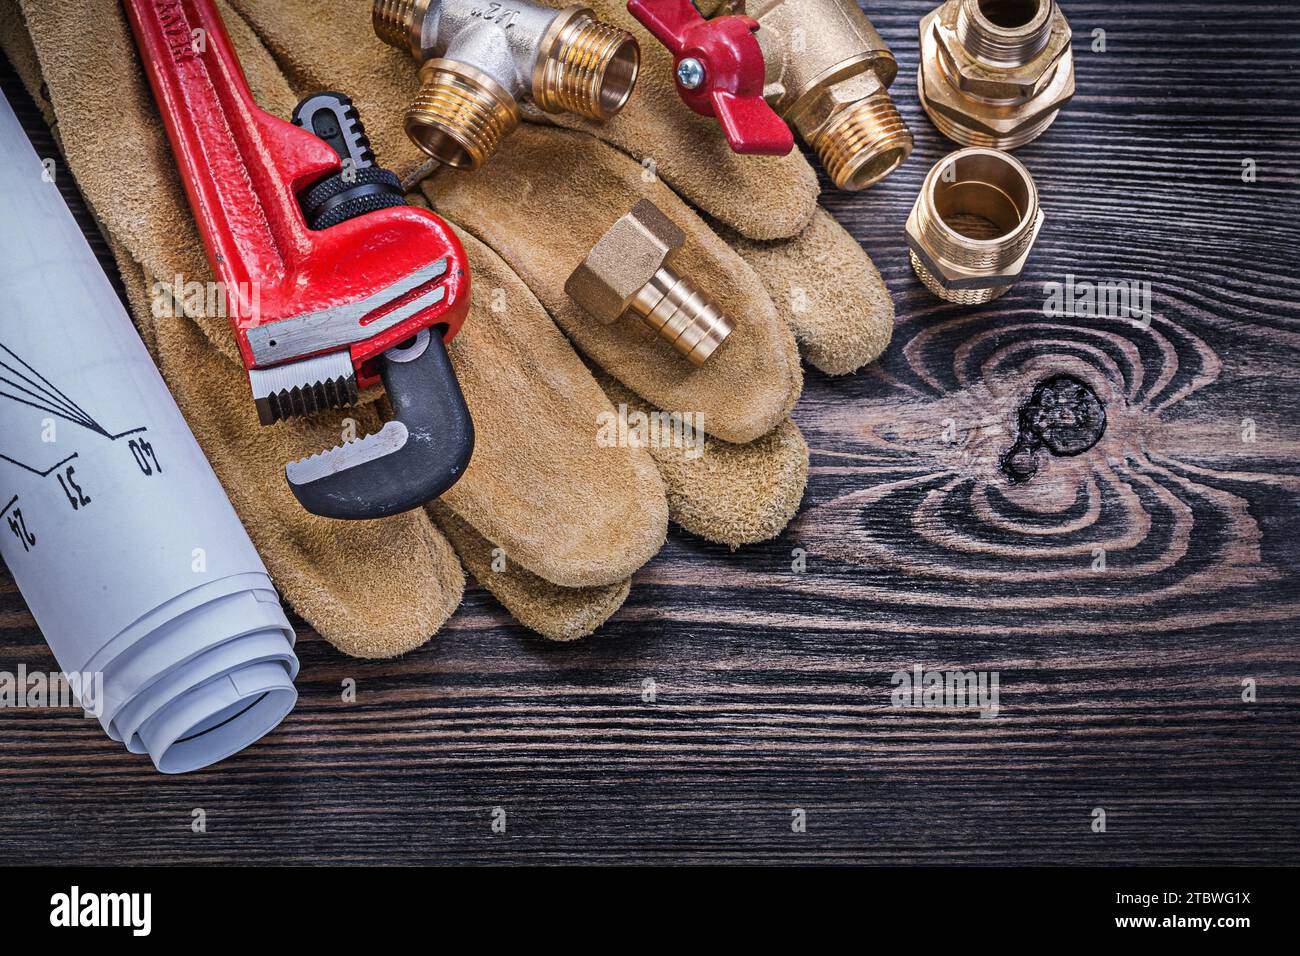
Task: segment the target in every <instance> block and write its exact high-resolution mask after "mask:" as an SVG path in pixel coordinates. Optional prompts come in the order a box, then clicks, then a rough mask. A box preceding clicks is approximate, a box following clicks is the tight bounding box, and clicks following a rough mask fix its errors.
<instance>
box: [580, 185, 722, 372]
mask: <svg viewBox="0 0 1300 956" xmlns="http://www.w3.org/2000/svg"><path fill="white" fill-rule="evenodd" d="M685 241H686V235H685V233H683V232H682V231H681V229H679V228H677V225H676V223H674V222H673V221H672V220H671V219H669V218H668V217H667V216H666V215H664V213H663V212H662V211H661V210H660V209H659V207H658V206H656V205H655V204H654V203H652V202H650V201H649V200H648V199H642V200H640V201H639V202H637V204H636V205H635V206H633V207H632V211H631V212H629V213H628V214H627V215H626V216H624V217H623V218H621V219H619V220H618V222H616V223H614V225H613V226H611V227H610V228H609V231H608V232H606V233H605V235H604V236H603V237H601V239H600V241H599V242H597V243H596V245H595V246H594V247H593V248H592V250H591V252H589V253H588V254H587V258H585V259H584V260H583V261H582V263H581V264H580V265H579V266H578V268H577V269H575V270H574V271H573V274H572V275H571V276H569V280H568V281H567V282H566V283H565V284H564V291H565V292H567V293H568V294H569V297H570V298H572V299H573V301H575V302H576V303H578V305H580V306H581V307H582V308H583V309H584V310H585V311H586V312H588V313H590V314H591V315H592V316H594V317H595V318H596V319H598V320H600V322H602V323H603V324H605V325H609V324H611V323H613V322H615V321H617V320H618V319H619V318H620V317H622V316H623V315H624V314H626V313H628V312H631V313H633V314H635V315H636V316H637V317H638V318H640V319H641V320H642V321H643V322H644V323H645V324H646V325H648V326H650V328H652V329H654V331H655V332H656V333H658V334H659V336H660V338H663V339H665V340H666V341H668V342H670V343H672V346H673V348H675V349H676V350H677V351H678V352H680V353H681V354H682V355H684V356H686V358H687V359H688V360H689V361H690V362H691V364H692V365H703V364H704V363H705V361H707V360H708V358H709V356H711V355H712V354H713V353H714V352H716V351H717V349H718V346H720V345H721V344H722V343H723V341H725V340H726V338H727V336H728V335H730V334H731V329H732V325H731V323H730V322H729V321H728V320H727V318H726V316H724V315H723V314H722V312H721V311H720V310H719V309H718V307H717V306H715V305H714V304H713V303H712V302H711V301H709V299H708V297H707V296H705V295H704V293H702V292H700V291H699V290H698V289H696V288H695V286H694V284H693V283H692V282H691V281H690V280H689V279H686V278H684V277H682V276H681V275H678V273H677V272H676V271H675V270H674V269H673V268H672V266H671V265H669V263H668V260H669V258H670V257H671V256H672V254H673V253H674V252H675V251H676V250H677V249H679V248H681V246H682V243H684V242H685Z"/></svg>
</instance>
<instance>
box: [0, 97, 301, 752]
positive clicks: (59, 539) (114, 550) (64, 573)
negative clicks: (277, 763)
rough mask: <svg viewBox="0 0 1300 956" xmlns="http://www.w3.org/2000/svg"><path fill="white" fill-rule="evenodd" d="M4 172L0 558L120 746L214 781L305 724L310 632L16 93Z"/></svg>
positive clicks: (0, 213)
mask: <svg viewBox="0 0 1300 956" xmlns="http://www.w3.org/2000/svg"><path fill="white" fill-rule="evenodd" d="M0 168H3V169H4V171H5V174H4V176H2V177H0V508H3V512H0V555H3V556H4V560H5V563H6V564H7V565H8V567H9V570H10V572H11V573H12V574H13V576H14V579H15V580H16V581H17V582H18V587H19V588H20V589H21V591H22V593H23V597H24V598H25V599H26V600H27V604H28V606H29V607H30V608H31V611H32V615H33V616H34V617H35V618H36V623H37V624H38V625H39V627H40V629H41V632H42V633H43V634H44V635H45V639H46V640H47V641H48V642H49V645H50V649H51V650H52V651H53V652H54V656H55V658H56V659H57V660H58V662H59V667H60V668H61V669H62V671H63V673H64V674H66V675H68V676H69V680H68V684H69V686H71V687H72V688H73V690H74V691H75V692H76V693H77V695H78V699H79V703H80V704H81V706H82V707H83V708H85V709H86V710H87V712H88V713H90V714H93V715H94V716H97V717H98V718H99V721H100V723H101V724H103V727H104V729H105V730H106V731H108V734H109V736H110V737H112V738H113V739H114V740H120V741H124V742H125V743H126V746H127V749H128V750H130V751H132V752H133V753H148V754H149V756H150V758H151V759H152V760H153V762H154V765H155V766H156V767H157V768H158V769H159V770H161V771H162V772H164V773H184V772H186V771H190V770H196V769H198V768H200V767H205V766H208V765H209V764H212V763H215V762H216V761H218V760H221V759H223V758H224V757H227V756H229V755H230V754H232V753H235V752H237V751H239V750H242V749H243V748H245V747H247V746H248V745H249V744H251V743H253V742H254V741H255V740H257V739H258V738H260V737H262V736H263V735H264V734H266V733H267V732H269V731H270V730H272V729H273V728H274V727H275V726H276V725H277V724H279V723H280V721H281V720H283V719H284V717H285V716H286V715H287V714H288V713H289V711H290V710H292V709H293V705H294V702H295V701H296V699H297V692H296V691H295V689H294V685H293V679H294V677H295V676H296V674H297V670H298V660H297V658H296V657H295V656H294V652H293V642H294V633H293V629H292V628H291V627H290V626H289V622H288V620H287V619H286V618H285V615H284V611H283V610H282V609H281V607H280V600H279V597H278V596H277V594H276V592H275V589H274V587H273V586H272V584H271V579H270V577H269V576H268V575H267V572H266V568H265V566H263V564H262V561H261V559H260V558H259V557H258V555H257V552H256V551H255V550H254V549H253V545H252V543H251V542H250V541H249V539H248V534H247V533H246V532H245V531H244V528H243V527H242V526H241V525H240V523H239V519H238V517H236V515H235V512H234V509H233V508H231V506H230V502H229V501H228V500H227V498H226V495H225V492H224V491H223V490H222V488H221V485H220V483H219V482H218V481H217V478H216V475H215V474H213V471H212V467H211V466H210V465H209V464H208V462H207V459H206V458H205V457H204V456H203V452H202V451H201V450H200V448H199V446H198V443H197V442H196V441H195V440H194V436H193V435H192V434H190V431H189V429H188V428H187V427H186V424H185V421H184V419H183V418H182V417H181V413H180V411H179V410H178V409H177V407H176V403H175V402H174V401H173V400H172V397H171V394H170V393H169V392H168V391H167V387H166V385H165V384H164V383H163V380H162V377H161V376H160V375H159V374H158V370H157V369H156V368H155V367H154V364H153V362H152V360H151V359H150V357H149V354H148V352H147V351H146V350H145V347H144V345H143V343H142V342H141V341H140V338H139V336H138V335H137V334H136V331H135V328H134V327H133V326H132V324H131V320H130V318H129V317H128V316H127V314H126V311H125V309H123V307H122V304H121V302H120V301H119V299H118V297H117V294H116V292H114V290H113V287H112V286H111V285H110V284H109V281H108V278H107V277H106V276H105V275H104V273H103V270H102V269H101V268H100V266H99V263H98V262H97V261H96V259H95V257H94V255H93V253H92V252H91V250H90V247H89V245H87V243H86V240H85V238H84V237H83V236H82V234H81V231H80V230H79V229H78V227H77V224H76V222H75V221H74V220H73V218H72V214H71V213H70V212H69V211H68V208H67V206H66V205H65V204H64V202H63V199H62V197H61V196H60V195H59V192H58V189H57V188H56V186H55V184H54V182H53V181H52V179H53V178H52V177H51V175H50V173H49V171H48V170H47V168H46V167H45V166H44V165H43V164H42V162H41V160H40V159H39V158H38V157H37V155H36V152H35V150H34V149H33V148H32V146H31V143H29V142H28V140H27V137H26V136H25V135H24V134H23V131H22V127H21V126H19V124H18V120H17V118H16V117H15V116H14V114H13V111H12V110H11V109H10V107H9V104H8V103H7V102H6V101H5V100H4V98H3V97H0ZM177 321H183V320H177ZM73 675H77V676H78V677H79V678H81V679H78V680H75V681H74V680H73V679H72V677H73ZM92 675H93V676H92Z"/></svg>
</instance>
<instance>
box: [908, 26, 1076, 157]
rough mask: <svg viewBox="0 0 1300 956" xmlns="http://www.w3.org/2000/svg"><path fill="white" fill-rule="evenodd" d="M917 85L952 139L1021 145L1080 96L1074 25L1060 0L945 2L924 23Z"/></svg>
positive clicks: (1002, 146)
mask: <svg viewBox="0 0 1300 956" xmlns="http://www.w3.org/2000/svg"><path fill="white" fill-rule="evenodd" d="M917 85H918V87H919V89H920V94H921V105H922V106H923V107H925V111H926V112H927V113H929V114H930V119H931V120H933V121H934V125H935V126H936V127H937V128H938V130H939V132H941V133H943V134H944V135H945V136H947V137H948V138H949V139H952V140H955V141H957V142H958V143H961V144H962V145H963V146H991V147H993V148H995V149H1015V148H1016V147H1017V146H1023V145H1025V144H1026V143H1028V142H1030V141H1031V140H1034V139H1036V138H1038V136H1040V135H1041V134H1042V132H1043V131H1044V130H1045V129H1047V127H1049V126H1051V125H1052V121H1053V120H1055V119H1056V116H1057V114H1058V113H1059V112H1060V111H1061V107H1062V106H1064V105H1065V104H1066V103H1068V102H1069V100H1070V98H1071V97H1072V96H1074V54H1073V52H1072V50H1071V33H1070V24H1069V23H1068V22H1066V19H1065V14H1063V13H1062V12H1061V8H1060V6H1059V5H1058V4H1057V3H1056V0H947V2H945V3H944V4H943V5H942V6H940V7H939V8H938V9H936V10H933V11H931V12H930V13H929V14H927V15H926V16H925V17H924V18H922V20H921V68H920V70H919V71H918V76H917Z"/></svg>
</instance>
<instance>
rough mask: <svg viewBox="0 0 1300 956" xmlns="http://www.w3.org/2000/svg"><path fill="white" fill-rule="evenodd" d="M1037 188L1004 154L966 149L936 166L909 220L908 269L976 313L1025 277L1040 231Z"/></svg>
mask: <svg viewBox="0 0 1300 956" xmlns="http://www.w3.org/2000/svg"><path fill="white" fill-rule="evenodd" d="M1043 219H1044V216H1043V210H1042V209H1041V208H1039V205H1038V187H1037V186H1035V185H1034V180H1033V177H1032V176H1030V175H1029V170H1027V169H1025V167H1024V165H1023V164H1022V163H1021V162H1020V161H1019V160H1018V159H1016V158H1015V157H1014V156H1012V155H1011V154H1010V153H1003V152H999V151H998V150H996V149H987V148H985V147H978V146H977V147H971V148H969V149H961V150H958V151H957V152H955V153H953V154H951V155H949V156H947V157H945V158H944V159H941V160H939V162H937V163H935V165H934V168H933V169H931V170H930V172H929V174H927V175H926V177H925V182H924V183H922V184H921V194H920V195H919V196H917V197H916V205H914V206H913V207H912V214H911V215H910V216H909V217H908V219H907V245H908V247H909V249H910V250H911V257H912V268H913V269H914V270H915V271H916V275H917V277H918V278H919V279H920V280H921V282H922V283H924V284H925V287H926V288H927V289H929V290H930V291H931V292H933V293H934V294H935V295H937V296H938V297H939V298H941V299H946V300H947V301H949V302H956V303H957V304H958V305H980V304H981V303H984V302H990V301H992V300H993V299H996V298H997V297H998V296H1000V295H1002V294H1003V293H1005V292H1006V291H1007V290H1009V289H1010V288H1011V287H1012V286H1013V285H1015V284H1016V282H1017V281H1018V280H1019V279H1020V276H1021V273H1023V272H1024V269H1025V262H1026V261H1027V260H1028V259H1029V251H1030V249H1032V248H1033V245H1034V240H1035V239H1037V238H1038V233H1039V231H1040V230H1041V229H1042V228H1043Z"/></svg>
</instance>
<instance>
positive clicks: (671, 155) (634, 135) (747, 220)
mask: <svg viewBox="0 0 1300 956" xmlns="http://www.w3.org/2000/svg"><path fill="white" fill-rule="evenodd" d="M553 5H555V6H560V5H562V4H559V3H556V4H553ZM585 5H586V6H589V7H591V8H592V9H593V10H595V12H596V15H597V17H599V18H600V19H601V20H604V21H606V22H608V23H614V24H617V25H618V26H621V27H623V28H624V29H626V30H629V31H630V32H631V33H632V34H633V36H635V37H636V38H637V42H638V43H639V44H640V46H641V72H640V74H639V75H638V78H637V85H636V89H635V90H634V91H633V93H632V96H631V98H630V99H629V100H628V103H627V105H626V106H625V107H624V108H623V110H622V112H620V113H619V114H618V115H617V116H615V117H614V118H613V119H611V120H609V121H607V122H605V123H597V122H594V121H592V120H586V119H583V118H581V117H578V116H574V115H572V114H568V113H559V114H540V116H544V117H545V120H546V121H548V122H553V123H556V124H558V125H561V126H565V127H568V128H571V129H581V130H583V131H585V132H587V133H590V134H591V135H592V136H595V137H597V138H598V139H601V140H604V141H605V142H607V143H609V144H610V145H611V146H614V147H616V148H617V149H620V150H622V151H623V152H625V153H627V154H628V155H629V156H631V157H632V158H633V159H635V160H636V161H637V162H638V163H642V164H643V165H644V166H645V167H646V168H647V169H653V170H654V171H655V172H657V174H658V175H659V176H661V177H662V178H663V179H664V181H665V182H666V183H667V184H668V185H669V186H671V187H672V188H673V191H674V192H676V193H677V194H678V195H680V196H682V197H683V198H685V199H687V200H688V201H689V202H690V203H691V205H693V206H695V207H696V208H697V209H700V210H701V211H703V212H704V213H706V214H707V215H708V216H710V217H711V218H714V219H717V220H718V221H719V222H723V223H726V224H727V225H728V226H729V227H730V228H732V229H735V230H736V231H737V232H740V233H742V234H744V235H747V236H750V237H752V238H754V239H779V238H783V237H786V236H793V235H795V234H796V233H798V232H800V231H801V230H802V229H804V228H805V227H806V226H807V225H808V222H809V220H811V219H812V215H813V210H814V209H815V208H816V204H817V195H818V192H819V188H818V185H817V174H816V173H815V172H813V169H812V167H811V166H809V165H808V162H807V160H805V159H804V158H803V155H802V154H801V153H800V152H799V150H798V149H794V150H792V151H791V152H790V153H789V154H788V155H786V156H741V155H739V154H737V153H734V152H732V150H731V147H730V146H729V145H728V144H727V140H726V137H725V136H724V135H723V134H722V129H721V127H720V126H719V125H718V123H717V121H716V120H714V119H712V118H708V117H704V116H700V115H699V114H698V113H695V112H694V111H693V110H691V109H690V108H689V107H688V106H687V105H686V104H685V103H683V102H682V100H681V97H680V96H679V95H678V93H677V83H676V80H675V77H674V72H673V56H672V54H671V53H669V52H668V50H667V49H666V48H665V47H664V46H663V45H662V44H661V43H660V42H659V41H658V40H656V39H655V38H654V37H653V36H651V35H650V33H649V32H648V31H647V30H646V29H645V28H644V27H642V26H641V24H639V23H637V21H636V20H635V19H633V17H632V16H631V14H629V13H628V12H627V5H626V2H624V0H588V2H586V3H585Z"/></svg>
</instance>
